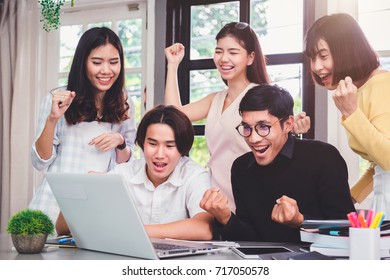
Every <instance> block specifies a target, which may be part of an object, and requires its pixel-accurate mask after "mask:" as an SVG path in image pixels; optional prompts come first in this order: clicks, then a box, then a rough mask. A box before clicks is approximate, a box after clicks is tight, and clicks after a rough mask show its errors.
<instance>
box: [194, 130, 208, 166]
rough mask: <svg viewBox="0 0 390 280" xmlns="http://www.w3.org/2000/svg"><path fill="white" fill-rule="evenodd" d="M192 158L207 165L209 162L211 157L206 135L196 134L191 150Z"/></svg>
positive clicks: (202, 164)
mask: <svg viewBox="0 0 390 280" xmlns="http://www.w3.org/2000/svg"><path fill="white" fill-rule="evenodd" d="M190 158H191V159H192V160H194V161H195V162H197V163H199V164H200V165H201V166H204V167H206V165H207V162H208V161H209V159H210V153H209V150H208V148H207V143H206V138H205V137H204V136H195V139H194V144H193V145H192V149H191V151H190Z"/></svg>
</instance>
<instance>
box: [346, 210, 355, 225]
mask: <svg viewBox="0 0 390 280" xmlns="http://www.w3.org/2000/svg"><path fill="white" fill-rule="evenodd" d="M352 213H353V212H351V213H349V214H347V218H348V220H349V223H350V224H351V227H357V226H356V223H355V221H354V219H353V218H352Z"/></svg>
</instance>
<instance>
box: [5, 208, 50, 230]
mask: <svg viewBox="0 0 390 280" xmlns="http://www.w3.org/2000/svg"><path fill="white" fill-rule="evenodd" d="M7 232H8V233H10V234H16V235H35V234H40V233H43V234H53V233H54V224H53V222H52V221H51V220H50V218H49V216H48V215H46V214H45V213H43V212H42V211H41V210H33V209H24V210H20V211H19V212H17V213H15V215H13V216H12V217H11V218H10V219H9V221H8V224H7Z"/></svg>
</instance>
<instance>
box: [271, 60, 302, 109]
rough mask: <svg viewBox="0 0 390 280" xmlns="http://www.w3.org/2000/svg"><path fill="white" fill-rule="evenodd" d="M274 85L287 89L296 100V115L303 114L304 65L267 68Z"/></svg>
mask: <svg viewBox="0 0 390 280" xmlns="http://www.w3.org/2000/svg"><path fill="white" fill-rule="evenodd" d="M267 71H268V74H269V75H270V78H271V81H272V83H273V84H277V85H278V86H280V87H282V88H285V89H286V90H288V92H290V94H291V95H292V97H293V98H294V114H298V113H300V112H302V72H303V71H302V64H287V65H272V66H267Z"/></svg>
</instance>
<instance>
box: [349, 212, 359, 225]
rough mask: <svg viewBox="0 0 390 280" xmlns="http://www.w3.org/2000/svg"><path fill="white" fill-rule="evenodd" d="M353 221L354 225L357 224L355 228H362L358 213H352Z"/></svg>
mask: <svg viewBox="0 0 390 280" xmlns="http://www.w3.org/2000/svg"><path fill="white" fill-rule="evenodd" d="M351 219H352V220H353V222H354V224H355V227H357V228H360V227H361V225H360V222H359V219H358V216H357V214H356V212H351Z"/></svg>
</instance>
